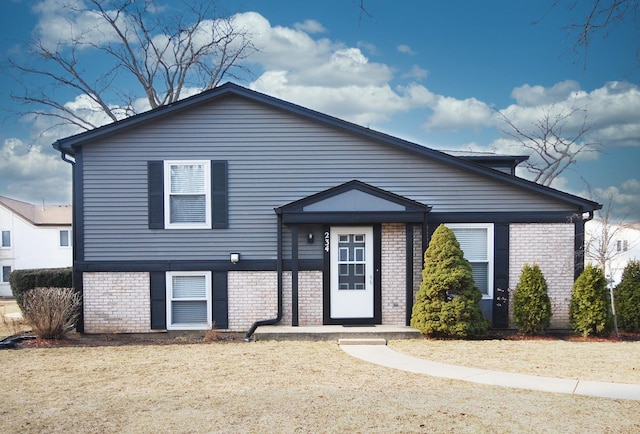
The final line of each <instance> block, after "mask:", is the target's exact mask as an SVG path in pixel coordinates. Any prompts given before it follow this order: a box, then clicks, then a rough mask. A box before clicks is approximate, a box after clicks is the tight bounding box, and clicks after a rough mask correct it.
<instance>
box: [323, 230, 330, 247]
mask: <svg viewBox="0 0 640 434" xmlns="http://www.w3.org/2000/svg"><path fill="white" fill-rule="evenodd" d="M324 251H325V252H328V251H329V231H326V232H325V233H324Z"/></svg>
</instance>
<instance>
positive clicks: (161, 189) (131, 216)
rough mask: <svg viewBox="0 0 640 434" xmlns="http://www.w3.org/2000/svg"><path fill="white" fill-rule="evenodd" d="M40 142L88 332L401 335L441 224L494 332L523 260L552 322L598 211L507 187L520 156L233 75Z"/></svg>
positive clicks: (558, 317)
mask: <svg viewBox="0 0 640 434" xmlns="http://www.w3.org/2000/svg"><path fill="white" fill-rule="evenodd" d="M53 146H54V147H55V149H57V150H58V151H60V152H61V154H62V158H63V159H64V160H65V161H69V162H70V163H71V164H72V165H73V185H74V190H73V200H74V232H75V237H74V240H73V241H74V282H75V283H74V285H75V287H76V289H77V290H79V291H82V293H83V300H84V312H83V316H82V322H81V325H80V329H81V330H83V331H84V332H87V333H113V332H116V333H118V332H122V333H134V332H135V333H141V332H142V333H143V332H152V331H164V330H188V329H198V330H202V329H209V328H212V327H213V328H218V329H224V330H232V331H246V330H248V329H249V330H250V331H252V330H253V329H255V326H257V325H261V324H265V323H279V324H287V325H293V326H305V325H323V324H390V325H391V324H393V325H406V324H408V323H409V319H410V315H411V308H412V304H413V301H414V297H415V293H416V291H417V290H418V288H419V286H420V281H421V268H422V256H423V252H424V251H425V249H426V247H427V246H428V243H429V238H430V234H432V233H433V231H434V230H435V228H436V227H437V226H438V225H439V224H441V223H444V224H446V225H447V226H448V227H450V228H451V229H452V230H453V231H454V232H455V234H456V236H457V238H458V241H459V242H460V244H461V246H462V248H463V250H464V252H465V256H466V257H467V259H468V260H469V261H470V262H471V264H472V266H473V270H474V277H475V281H476V284H477V286H478V287H479V288H480V290H481V291H482V293H483V300H482V308H483V312H484V314H485V315H486V317H487V318H489V319H491V321H492V323H493V326H494V327H506V326H507V325H508V321H509V306H508V303H507V298H508V291H509V289H510V288H513V287H515V285H516V284H517V281H518V278H519V275H520V271H521V269H522V266H523V265H524V264H525V263H527V262H528V263H533V262H536V263H537V264H539V265H540V266H541V268H542V271H543V272H544V274H545V277H546V279H547V283H548V285H549V292H550V297H551V299H552V304H553V313H554V315H553V320H552V326H553V327H566V326H567V324H568V301H569V297H570V294H571V287H572V284H573V281H574V278H575V276H576V275H577V274H578V273H579V272H580V271H581V270H582V267H583V256H582V251H583V244H584V240H583V237H584V236H583V232H584V222H585V221H586V220H588V219H590V218H591V217H592V216H593V211H594V210H596V209H598V208H599V207H600V205H599V204H597V203H595V202H592V201H589V200H586V199H583V198H580V197H577V196H574V195H570V194H567V193H564V192H561V191H558V190H554V189H551V188H548V187H544V186H541V185H538V184H535V183H531V182H529V181H526V180H524V179H521V178H518V177H516V176H515V167H516V166H517V165H518V164H519V163H520V162H522V161H523V157H512V156H506V157H490V158H488V157H486V158H461V157H455V156H451V155H448V154H445V153H442V152H438V151H435V150H432V149H428V148H425V147H423V146H420V145H417V144H415V143H410V142H407V141H404V140H401V139H399V138H396V137H391V136H388V135H385V134H382V133H379V132H376V131H373V130H371V129H368V128H363V127H360V126H358V125H354V124H352V123H349V122H345V121H342V120H340V119H336V118H333V117H331V116H327V115H325V114H322V113H318V112H315V111H312V110H309V109H306V108H303V107H300V106H297V105H294V104H291V103H288V102H285V101H282V100H279V99H276V98H272V97H269V96H267V95H263V94H260V93H257V92H254V91H251V90H249V89H246V88H243V87H240V86H238V85H235V84H230V83H228V84H225V85H223V86H220V87H218V88H216V89H213V90H211V91H207V92H204V93H201V94H199V95H196V96H194V97H191V98H188V99H185V100H183V101H180V102H178V103H175V104H172V105H170V106H167V107H161V108H159V109H156V110H152V111H149V112H146V113H143V114H140V115H137V116H134V117H131V118H129V119H126V120H123V121H120V122H116V123H113V124H110V125H106V126H104V127H101V128H98V129H95V130H92V131H89V132H86V133H83V134H79V135H75V136H71V137H68V138H65V139H62V140H59V141H57V142H56V143H54V144H53ZM258 320H264V321H260V322H257V321H258Z"/></svg>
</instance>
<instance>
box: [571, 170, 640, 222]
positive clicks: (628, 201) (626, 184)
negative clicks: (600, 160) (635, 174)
mask: <svg viewBox="0 0 640 434" xmlns="http://www.w3.org/2000/svg"><path fill="white" fill-rule="evenodd" d="M582 195H583V196H585V197H587V196H588V192H582ZM592 195H593V199H594V200H596V201H598V202H599V203H601V204H603V210H602V212H605V213H606V212H607V211H608V212H610V214H611V215H612V216H613V217H614V218H616V219H620V220H630V219H631V220H637V219H638V215H640V181H639V180H638V179H635V178H630V179H627V180H625V181H623V182H622V183H621V184H620V185H610V186H608V187H604V188H594V189H593V190H592ZM609 207H610V209H607V208H609Z"/></svg>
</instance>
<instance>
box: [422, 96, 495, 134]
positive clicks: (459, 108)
mask: <svg viewBox="0 0 640 434" xmlns="http://www.w3.org/2000/svg"><path fill="white" fill-rule="evenodd" d="M431 108H432V109H433V115H432V116H430V117H429V119H428V120H427V122H426V123H425V124H424V125H423V126H424V128H425V129H427V130H436V131H445V130H459V129H462V128H475V127H480V126H484V125H487V124H488V123H489V121H490V120H491V117H492V114H493V111H492V110H491V107H489V106H488V105H487V104H485V103H483V102H482V101H479V100H477V99H475V98H467V99H464V100H459V99H455V98H451V97H444V96H441V97H438V98H437V101H436V103H435V105H433V106H432V107H431Z"/></svg>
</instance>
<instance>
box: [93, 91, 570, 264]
mask: <svg viewBox="0 0 640 434" xmlns="http://www.w3.org/2000/svg"><path fill="white" fill-rule="evenodd" d="M169 159H172V160H190V159H197V160H201V159H206V160H227V161H228V185H229V227H228V229H211V230H167V229H160V230H150V229H148V217H147V212H148V210H147V161H149V160H169ZM83 162H84V165H83V182H84V225H85V226H84V230H85V260H89V261H99V260H217V259H228V257H229V253H230V252H240V253H241V254H242V258H243V259H253V260H261V259H275V258H276V225H277V218H276V214H275V212H274V208H275V207H279V206H282V205H286V204H287V203H289V202H292V201H295V200H298V199H301V198H303V197H306V196H308V195H310V194H314V193H317V192H320V191H322V190H325V189H328V188H331V187H335V186H336V185H339V184H342V183H344V182H347V181H350V180H353V179H358V180H360V181H362V182H365V183H368V184H371V185H373V186H376V187H379V188H381V189H384V190H388V191H390V192H393V193H396V194H399V195H402V196H405V197H407V198H409V199H413V200H415V201H418V202H421V203H424V204H426V205H429V206H432V207H433V208H432V212H510V211H511V212H514V211H518V212H520V211H535V212H540V211H562V212H572V211H573V209H572V208H571V207H570V205H568V204H566V203H564V202H562V201H559V200H558V201H556V200H554V199H551V198H549V197H547V196H543V195H541V194H536V193H532V192H529V191H525V190H523V189H520V188H517V187H515V186H512V185H509V184H506V183H502V182H499V181H498V180H496V179H492V178H490V177H484V176H481V175H478V174H477V173H471V172H467V171H463V170H461V169H459V168H456V167H454V166H449V165H447V164H444V163H441V162H437V161H432V160H428V159H426V158H424V157H418V156H416V155H415V154H413V153H410V152H408V151H403V150H400V149H398V148H394V147H391V146H389V145H385V144H382V143H377V142H371V141H367V140H365V139H363V138H362V137H359V136H355V135H351V134H349V133H347V132H344V131H342V130H338V129H334V128H331V127H328V126H325V125H323V124H317V123H315V122H312V121H310V120H307V119H303V118H301V117H298V116H296V115H293V114H290V113H285V112H282V111H279V110H276V109H273V108H271V107H268V106H263V105H260V104H256V103H252V102H249V101H247V100H245V99H242V98H239V97H235V96H234V97H226V98H224V99H222V100H217V101H214V102H213V103H212V104H210V105H208V106H199V107H193V108H191V109H189V110H187V111H183V112H180V113H174V114H173V115H172V116H170V117H167V118H165V119H162V120H160V121H156V122H153V123H149V124H147V125H145V126H144V127H138V128H136V129H131V130H128V131H127V132H126V133H121V134H118V135H115V136H111V137H109V138H108V139H107V140H105V141H100V142H95V143H89V144H85V145H84V146H83ZM315 232H316V233H315V236H316V240H315V244H313V245H306V241H305V239H304V238H303V237H306V232H304V231H301V233H300V236H301V240H300V249H301V256H302V257H315V256H316V255H317V251H318V250H319V246H320V245H321V244H322V240H321V233H320V229H319V228H316V230H315Z"/></svg>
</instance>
